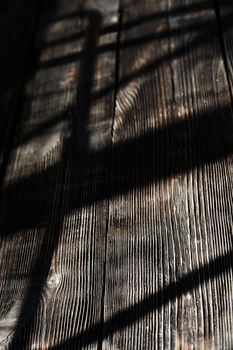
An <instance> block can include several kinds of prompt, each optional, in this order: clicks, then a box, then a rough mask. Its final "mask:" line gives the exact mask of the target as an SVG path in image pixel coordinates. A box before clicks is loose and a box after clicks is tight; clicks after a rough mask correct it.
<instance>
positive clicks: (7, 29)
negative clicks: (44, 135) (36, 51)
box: [0, 0, 40, 182]
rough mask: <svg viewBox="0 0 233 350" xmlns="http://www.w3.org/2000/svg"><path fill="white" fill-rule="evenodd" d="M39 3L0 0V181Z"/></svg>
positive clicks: (17, 109)
mask: <svg viewBox="0 0 233 350" xmlns="http://www.w3.org/2000/svg"><path fill="white" fill-rule="evenodd" d="M39 6H40V0H36V1H17V0H12V1H2V3H1V5H0V41H1V46H2V48H1V53H0V110H1V123H0V182H2V178H3V176H4V171H5V168H6V165H7V161H8V156H9V152H10V149H11V145H12V141H13V139H12V135H13V133H14V128H15V125H16V124H17V122H18V120H19V113H20V112H19V111H20V109H21V102H20V101H21V95H22V90H23V88H24V81H25V72H26V67H27V62H28V59H29V56H30V52H31V49H32V40H33V37H34V31H35V27H36V24H37V18H38V13H39Z"/></svg>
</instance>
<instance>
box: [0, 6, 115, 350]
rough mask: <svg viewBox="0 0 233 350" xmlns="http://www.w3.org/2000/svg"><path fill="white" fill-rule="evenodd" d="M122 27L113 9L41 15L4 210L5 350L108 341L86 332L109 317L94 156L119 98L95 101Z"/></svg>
mask: <svg viewBox="0 0 233 350" xmlns="http://www.w3.org/2000/svg"><path fill="white" fill-rule="evenodd" d="M97 5H98V6H97ZM102 5H103V10H104V12H103V13H102V12H101V11H102V10H101V6H102ZM117 20H118V17H117V3H116V2H115V1H114V2H112V3H110V2H109V1H108V2H106V6H104V2H103V1H102V2H99V3H97V2H93V3H92V2H91V1H85V2H83V3H81V2H77V1H71V2H69V6H67V1H64V0H59V1H54V2H49V3H45V5H44V7H43V10H42V13H41V15H40V19H39V27H38V31H37V36H36V41H35V45H34V46H35V48H34V54H33V58H32V60H31V62H30V67H29V72H28V73H29V74H30V79H29V82H28V84H27V89H26V92H25V95H24V108H23V115H22V118H21V122H20V125H19V127H18V132H17V135H16V139H15V142H14V149H13V150H12V152H11V158H10V162H9V164H8V167H7V172H6V176H5V178H4V185H3V189H2V200H1V206H0V215H1V218H2V220H1V228H0V229H1V305H2V307H1V322H0V341H1V345H2V347H3V348H4V349H5V348H9V349H45V348H55V347H61V348H62V349H63V348H67V347H68V348H73V349H77V348H78V349H79V348H82V347H85V348H97V346H98V343H99V342H101V337H102V334H101V331H100V332H99V335H98V337H97V339H95V341H93V343H92V344H89V342H88V335H87V334H86V336H84V335H81V336H79V333H81V334H82V331H83V330H85V329H87V328H89V327H91V326H92V324H94V323H100V322H101V318H102V303H101V298H102V289H103V287H102V286H103V271H104V268H103V265H104V259H105V239H106V222H107V219H106V218H107V215H108V198H104V199H103V200H102V201H98V192H101V188H102V189H104V188H106V187H108V186H109V171H108V169H109V160H108V159H106V157H104V155H105V153H104V152H103V154H102V155H101V154H100V155H99V156H98V157H95V153H97V154H98V153H101V150H102V149H104V148H105V147H108V146H109V145H110V141H111V129H112V119H113V111H114V96H115V91H114V89H111V90H109V92H108V93H105V94H104V95H103V94H102V97H101V96H100V97H99V98H97V94H98V91H101V90H103V89H104V88H105V87H106V86H114V85H115V84H114V80H115V69H116V68H115V67H116V63H115V60H116V52H115V51H116V40H117ZM108 27H110V30H109V31H108ZM105 46H108V47H110V48H111V50H107V51H105V50H104V49H103V50H102V47H103V48H104V47H105ZM104 191H105V193H109V191H107V190H106V189H105V190H104ZM72 337H75V339H73V343H72V346H71V345H70V346H68V345H66V342H68V341H69V339H70V338H72Z"/></svg>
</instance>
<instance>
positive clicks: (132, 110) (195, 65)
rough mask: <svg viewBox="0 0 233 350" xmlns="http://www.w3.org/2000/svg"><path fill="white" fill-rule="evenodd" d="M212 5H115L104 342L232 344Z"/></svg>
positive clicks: (223, 95)
mask: <svg viewBox="0 0 233 350" xmlns="http://www.w3.org/2000/svg"><path fill="white" fill-rule="evenodd" d="M212 6H213V4H212V2H195V1H186V2H184V1H159V2H152V1H143V3H142V2H136V3H135V2H134V3H132V5H131V4H130V2H128V3H127V4H125V7H124V5H123V7H122V31H121V34H120V38H121V40H120V50H121V51H120V57H119V67H120V73H119V81H118V87H119V89H118V94H117V102H116V114H115V120H114V128H113V130H114V133H113V165H112V188H113V189H112V197H111V201H110V218H109V229H108V245H107V262H106V291H105V341H104V348H105V349H155V348H160V349H162V348H165V349H168V348H171V349H175V348H183V349H187V348H213V347H215V348H224V349H230V348H232V340H233V339H232V334H231V329H232V316H233V314H232V313H233V310H232V286H231V281H232V269H231V263H232V251H231V250H232V233H233V231H232V175H231V171H232V154H231V153H232V134H231V127H232V123H233V119H232V109H231V100H230V95H229V90H228V83H227V77H226V72H225V70H224V64H223V59H222V53H221V45H220V40H219V30H218V23H217V20H216V16H215V11H214V8H213V7H212ZM115 189H117V190H115Z"/></svg>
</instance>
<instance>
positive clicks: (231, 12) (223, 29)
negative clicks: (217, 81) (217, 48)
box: [216, 0, 233, 96]
mask: <svg viewBox="0 0 233 350" xmlns="http://www.w3.org/2000/svg"><path fill="white" fill-rule="evenodd" d="M216 11H217V14H218V15H219V26H220V28H219V34H220V37H221V39H222V44H223V46H222V49H223V54H224V58H225V64H226V69H227V76H228V80H229V84H230V89H231V96H233V60H232V56H233V27H232V17H233V6H232V2H231V1H228V0H217V1H216Z"/></svg>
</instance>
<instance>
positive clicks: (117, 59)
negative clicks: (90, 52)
mask: <svg viewBox="0 0 233 350" xmlns="http://www.w3.org/2000/svg"><path fill="white" fill-rule="evenodd" d="M117 16H118V18H117V38H116V56H115V79H114V80H115V87H114V101H113V116H112V125H111V135H110V150H111V151H110V159H109V180H108V188H109V191H108V192H109V196H108V198H107V212H106V232H105V248H104V263H103V290H102V297H101V315H100V329H101V330H100V336H99V339H98V345H97V350H102V349H103V341H104V318H105V317H104V316H105V315H104V306H105V291H106V271H107V251H108V232H109V216H110V199H111V186H112V181H111V178H112V161H113V157H112V150H113V138H114V121H115V117H116V101H117V95H118V90H119V67H120V39H121V29H122V17H123V12H122V9H121V3H119V8H118V13H117Z"/></svg>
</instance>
